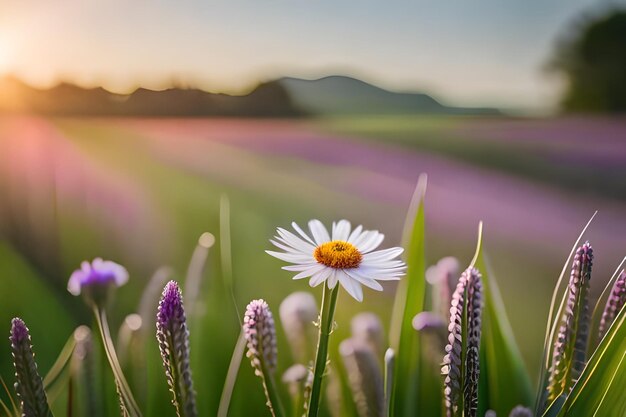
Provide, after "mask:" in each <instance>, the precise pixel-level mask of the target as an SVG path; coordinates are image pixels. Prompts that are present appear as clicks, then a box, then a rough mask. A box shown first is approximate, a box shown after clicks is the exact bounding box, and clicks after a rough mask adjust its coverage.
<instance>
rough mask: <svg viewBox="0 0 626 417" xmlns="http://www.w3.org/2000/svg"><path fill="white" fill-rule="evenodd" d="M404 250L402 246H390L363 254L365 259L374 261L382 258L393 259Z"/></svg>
mask: <svg viewBox="0 0 626 417" xmlns="http://www.w3.org/2000/svg"><path fill="white" fill-rule="evenodd" d="M402 252H404V249H402V248H389V249H383V250H377V251H375V252H370V253H367V254H365V255H363V260H364V261H365V260H368V261H374V260H382V259H393V258H397V257H398V256H400V255H401V254H402Z"/></svg>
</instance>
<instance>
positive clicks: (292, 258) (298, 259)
mask: <svg viewBox="0 0 626 417" xmlns="http://www.w3.org/2000/svg"><path fill="white" fill-rule="evenodd" d="M265 253H267V254H268V255H272V256H273V257H274V258H278V259H280V260H281V261H285V262H292V263H294V264H304V263H307V264H308V263H311V260H312V259H313V257H312V256H308V257H307V256H305V255H296V254H293V253H283V252H274V251H271V250H266V251H265Z"/></svg>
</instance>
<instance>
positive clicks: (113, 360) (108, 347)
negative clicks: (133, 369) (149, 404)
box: [94, 306, 141, 417]
mask: <svg viewBox="0 0 626 417" xmlns="http://www.w3.org/2000/svg"><path fill="white" fill-rule="evenodd" d="M94 315H95V317H96V323H97V324H98V328H99V330H100V336H101V337H102V344H103V345H104V352H105V353H106V356H107V359H108V360H109V365H111V369H112V370H113V376H114V377H115V383H116V385H117V389H118V391H119V393H120V396H121V399H122V402H123V404H124V405H125V406H126V407H127V412H128V413H129V415H130V417H141V411H140V410H139V406H138V405H137V402H136V401H135V398H134V397H133V394H132V392H131V390H130V387H129V385H128V382H126V378H125V377H124V373H123V372H122V367H121V366H120V363H119V360H118V359H117V353H115V347H114V345H113V340H112V338H111V331H110V330H109V322H108V321H107V316H106V312H105V311H104V309H103V308H99V307H97V306H94Z"/></svg>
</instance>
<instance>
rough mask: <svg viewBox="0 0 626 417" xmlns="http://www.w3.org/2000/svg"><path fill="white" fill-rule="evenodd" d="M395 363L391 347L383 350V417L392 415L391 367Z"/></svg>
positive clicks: (392, 367) (394, 355)
mask: <svg viewBox="0 0 626 417" xmlns="http://www.w3.org/2000/svg"><path fill="white" fill-rule="evenodd" d="M395 365H396V354H395V352H394V350H393V349H392V348H389V349H387V352H385V374H384V375H385V376H384V389H385V392H384V397H385V408H384V411H383V416H384V417H392V413H393V411H392V409H391V404H392V402H391V394H392V390H393V369H394V367H395Z"/></svg>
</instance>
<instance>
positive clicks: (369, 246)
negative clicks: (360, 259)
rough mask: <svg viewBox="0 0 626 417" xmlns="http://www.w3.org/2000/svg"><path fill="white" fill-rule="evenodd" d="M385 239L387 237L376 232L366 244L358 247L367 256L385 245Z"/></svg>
mask: <svg viewBox="0 0 626 417" xmlns="http://www.w3.org/2000/svg"><path fill="white" fill-rule="evenodd" d="M384 239H385V235H383V234H382V233H378V232H375V233H374V234H372V236H370V237H369V238H368V239H367V240H366V241H365V242H363V243H361V245H360V246H359V247H358V248H359V250H360V251H361V253H363V254H366V253H367V252H371V251H373V250H374V249H376V248H377V247H379V246H380V244H381V243H383V240H384Z"/></svg>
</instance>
